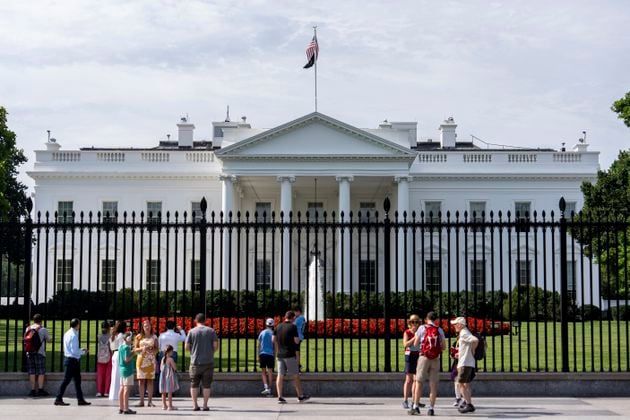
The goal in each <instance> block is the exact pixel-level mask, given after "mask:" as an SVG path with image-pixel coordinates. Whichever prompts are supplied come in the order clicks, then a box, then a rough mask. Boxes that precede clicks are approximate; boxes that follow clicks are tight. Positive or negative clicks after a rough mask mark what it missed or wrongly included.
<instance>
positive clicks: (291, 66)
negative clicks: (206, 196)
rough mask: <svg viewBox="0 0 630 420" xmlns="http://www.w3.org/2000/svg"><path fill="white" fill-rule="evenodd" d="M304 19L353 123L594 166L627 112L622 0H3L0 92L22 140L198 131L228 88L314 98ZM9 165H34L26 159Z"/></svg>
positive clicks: (324, 83)
mask: <svg viewBox="0 0 630 420" xmlns="http://www.w3.org/2000/svg"><path fill="white" fill-rule="evenodd" d="M313 25H317V26H318V35H319V37H318V38H319V43H320V61H319V67H318V72H319V110H320V111H321V112H323V113H325V114H328V115H330V116H332V117H335V118H338V119H341V120H343V121H345V122H347V123H349V124H352V125H355V126H357V127H376V126H377V125H378V123H379V122H380V121H382V120H383V119H385V118H387V119H389V120H393V121H418V122H419V134H420V136H422V137H436V136H437V130H436V129H437V127H438V125H439V123H440V122H441V121H442V120H443V119H444V118H446V117H448V116H453V117H454V118H455V120H456V121H457V122H458V124H459V127H458V134H459V138H460V139H466V138H470V135H471V134H474V135H475V136H477V137H479V138H482V139H484V140H486V141H490V142H493V143H502V144H510V145H522V146H529V147H554V148H559V147H560V144H561V142H563V141H564V142H566V143H567V145H568V146H572V145H573V144H574V143H575V141H576V140H577V139H578V137H580V136H581V132H582V130H586V131H587V132H588V141H589V143H590V144H591V150H599V151H601V159H600V160H601V163H602V166H603V167H607V166H608V165H609V164H610V162H612V160H614V158H615V157H616V155H617V153H618V151H619V149H622V148H628V143H629V142H630V129H628V128H626V127H625V126H624V125H623V123H622V122H621V120H618V119H617V118H616V115H615V114H614V113H612V112H611V111H610V105H611V103H612V102H613V101H614V100H615V99H617V98H619V97H621V96H623V94H624V93H625V92H626V91H628V90H630V31H629V30H628V28H630V7H628V3H627V2H626V1H621V0H620V1H576V0H571V1H568V0H567V1H553V2H549V1H531V0H528V1H522V2H516V1H504V2H503V1H419V0H414V1H396V2H391V1H388V2H366V1H315V2H313V1H309V2H306V1H304V2H303V1H238V0H234V1H225V2H210V1H198V0H181V1H176V0H172V1H158V0H137V1H118V0H108V1H91V0H63V1H38V0H35V1H13V0H4V1H2V2H0V104H1V105H3V106H5V107H6V108H7V110H8V111H9V113H10V115H9V126H10V128H12V129H13V130H14V131H15V132H16V133H17V135H18V142H19V145H20V147H22V148H23V149H24V150H25V151H26V152H27V155H28V157H29V160H30V161H29V163H27V164H26V165H25V166H24V168H23V171H24V170H27V169H29V168H30V167H32V160H33V159H34V154H33V152H32V151H33V150H34V149H39V148H42V147H43V143H44V141H45V139H46V130H48V129H49V130H51V131H52V132H53V136H54V137H56V138H57V139H58V141H59V143H61V144H62V146H63V148H64V149H65V148H78V147H84V146H88V147H89V146H92V145H94V146H103V147H115V146H126V147H128V146H137V147H150V146H154V145H156V144H157V141H158V140H159V139H161V138H164V137H165V136H166V134H167V133H171V134H175V132H176V127H175V124H176V122H177V121H178V119H179V117H180V116H182V115H185V114H188V115H189V116H190V119H191V120H192V121H193V122H194V123H195V125H196V127H197V130H196V137H197V138H209V137H211V123H212V121H217V120H221V119H223V117H224V115H225V108H226V105H228V104H229V105H230V109H231V114H232V117H233V119H235V118H238V117H240V116H242V115H246V116H247V117H248V121H250V122H251V123H252V124H253V125H254V126H257V127H273V126H276V125H279V124H281V123H283V122H286V121H288V120H291V119H293V118H296V117H298V116H300V115H303V114H306V113H309V112H311V111H312V110H313V73H312V71H309V70H303V69H302V66H303V65H304V63H305V53H304V49H305V46H306V44H307V43H308V41H309V40H310V38H311V36H312V26H313ZM22 179H23V180H24V181H25V182H27V183H28V184H29V185H31V184H32V182H31V181H30V180H29V179H28V177H26V176H25V175H23V176H22Z"/></svg>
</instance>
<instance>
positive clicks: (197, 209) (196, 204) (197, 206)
mask: <svg viewBox="0 0 630 420" xmlns="http://www.w3.org/2000/svg"><path fill="white" fill-rule="evenodd" d="M201 216H202V214H201V201H193V202H192V203H191V205H190V218H191V220H192V221H193V223H199V222H201V219H202V217H201Z"/></svg>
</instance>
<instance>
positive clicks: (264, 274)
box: [254, 260, 271, 290]
mask: <svg viewBox="0 0 630 420" xmlns="http://www.w3.org/2000/svg"><path fill="white" fill-rule="evenodd" d="M254 277H255V279H254V280H255V284H254V287H255V289H256V290H269V289H271V260H256V270H255V274H254Z"/></svg>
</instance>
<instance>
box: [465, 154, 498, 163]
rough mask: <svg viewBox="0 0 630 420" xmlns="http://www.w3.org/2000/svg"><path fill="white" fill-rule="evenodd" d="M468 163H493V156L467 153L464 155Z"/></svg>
mask: <svg viewBox="0 0 630 420" xmlns="http://www.w3.org/2000/svg"><path fill="white" fill-rule="evenodd" d="M463 157H464V162H466V163H489V162H492V154H490V153H465V154H464V155H463Z"/></svg>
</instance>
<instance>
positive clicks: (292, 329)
mask: <svg viewBox="0 0 630 420" xmlns="http://www.w3.org/2000/svg"><path fill="white" fill-rule="evenodd" d="M273 335H274V336H275V337H276V342H277V343H278V358H279V359H287V358H290V357H295V351H296V347H297V344H295V338H296V337H298V330H297V327H296V326H295V325H294V324H293V323H291V322H283V323H282V324H280V325H278V327H276V330H275V331H274V332H273Z"/></svg>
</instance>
